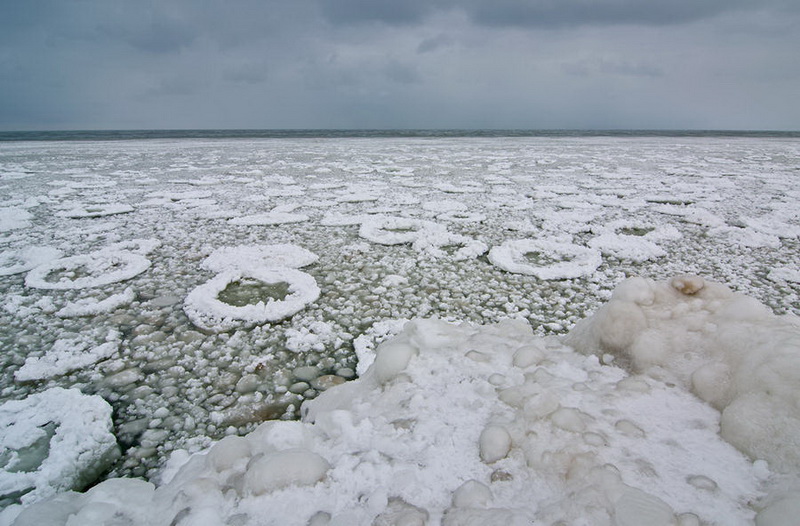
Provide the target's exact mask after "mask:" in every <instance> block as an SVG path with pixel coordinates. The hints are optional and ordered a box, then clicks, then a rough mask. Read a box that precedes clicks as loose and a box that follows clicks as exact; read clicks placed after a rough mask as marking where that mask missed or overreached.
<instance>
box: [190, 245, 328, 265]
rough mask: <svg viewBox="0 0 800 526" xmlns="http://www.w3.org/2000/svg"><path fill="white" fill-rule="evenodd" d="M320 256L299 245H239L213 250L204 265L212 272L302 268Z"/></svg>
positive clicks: (314, 261)
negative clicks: (261, 268)
mask: <svg viewBox="0 0 800 526" xmlns="http://www.w3.org/2000/svg"><path fill="white" fill-rule="evenodd" d="M318 259H319V256H317V255H316V254H314V253H313V252H311V251H310V250H306V249H305V248H303V247H299V246H297V245H291V244H288V243H282V244H275V245H237V246H232V247H222V248H218V249H216V250H215V251H214V252H212V253H211V254H210V255H209V256H208V257H207V258H206V259H205V260H204V261H203V263H202V265H201V266H202V267H203V268H204V269H206V270H210V271H212V272H223V271H226V270H241V269H254V268H260V267H263V268H276V267H283V268H302V267H307V266H308V265H312V264H314V263H316V262H317V260H318Z"/></svg>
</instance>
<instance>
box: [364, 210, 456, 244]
mask: <svg viewBox="0 0 800 526" xmlns="http://www.w3.org/2000/svg"><path fill="white" fill-rule="evenodd" d="M444 231H445V228H444V227H443V226H442V225H439V224H437V223H434V222H432V221H425V220H422V219H413V218H408V217H391V216H376V217H369V218H366V219H365V220H364V222H363V223H362V224H361V228H360V229H359V231H358V233H359V235H360V236H361V237H363V238H364V239H367V240H369V241H372V242H373V243H379V244H381V245H401V244H403V243H413V242H414V241H416V240H417V239H419V238H420V237H424V236H428V235H430V234H432V233H440V232H444Z"/></svg>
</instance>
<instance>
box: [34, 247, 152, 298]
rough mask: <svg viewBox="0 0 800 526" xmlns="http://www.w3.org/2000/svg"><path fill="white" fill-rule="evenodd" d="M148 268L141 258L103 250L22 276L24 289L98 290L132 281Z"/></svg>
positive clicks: (143, 258)
mask: <svg viewBox="0 0 800 526" xmlns="http://www.w3.org/2000/svg"><path fill="white" fill-rule="evenodd" d="M148 268H150V260H149V259H147V258H146V257H144V256H143V255H140V254H136V253H134V252H130V251H128V250H115V249H113V248H106V249H101V250H97V251H95V252H92V253H90V254H82V255H79V256H72V257H66V258H61V259H56V260H53V261H49V262H47V263H44V264H43V265H39V266H38V267H36V268H34V269H32V270H31V271H30V272H28V275H27V276H25V285H27V286H28V287H32V288H37V289H85V288H91V287H101V286H103V285H108V284H110V283H116V282H118V281H125V280H128V279H131V278H133V277H136V276H138V275H139V274H141V273H142V272H144V271H145V270H147V269H148ZM53 278H54V279H53Z"/></svg>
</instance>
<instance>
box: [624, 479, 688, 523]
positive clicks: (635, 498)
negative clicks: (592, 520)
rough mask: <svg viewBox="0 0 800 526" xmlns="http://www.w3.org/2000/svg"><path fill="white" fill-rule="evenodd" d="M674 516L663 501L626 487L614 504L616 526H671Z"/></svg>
mask: <svg viewBox="0 0 800 526" xmlns="http://www.w3.org/2000/svg"><path fill="white" fill-rule="evenodd" d="M674 520H675V514H674V513H673V511H672V508H670V507H669V505H668V504H667V503H666V502H664V501H663V500H661V499H659V498H658V497H655V496H653V495H650V494H648V493H645V492H644V491H642V490H639V489H636V488H631V487H627V488H625V490H624V491H623V493H622V495H621V496H620V497H619V499H618V500H617V502H616V504H614V524H616V526H641V525H643V524H647V525H648V526H671V525H672V524H674Z"/></svg>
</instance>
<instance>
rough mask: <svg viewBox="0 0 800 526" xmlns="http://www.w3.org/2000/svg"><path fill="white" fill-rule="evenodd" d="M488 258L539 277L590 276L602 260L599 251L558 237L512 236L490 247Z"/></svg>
mask: <svg viewBox="0 0 800 526" xmlns="http://www.w3.org/2000/svg"><path fill="white" fill-rule="evenodd" d="M489 261H491V262H492V264H494V265H495V266H497V267H499V268H501V269H503V270H507V271H508V272H514V273H517V274H527V275H531V276H536V277H537V278H539V279H572V278H579V277H582V276H590V275H592V273H593V272H594V271H595V270H597V267H599V266H600V264H601V263H602V257H601V256H600V252H599V251H598V250H595V249H591V248H586V247H582V246H580V245H575V244H573V243H571V242H568V241H565V240H564V239H560V238H553V239H512V240H508V241H505V242H503V244H501V245H498V246H495V247H492V249H491V250H490V251H489Z"/></svg>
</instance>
